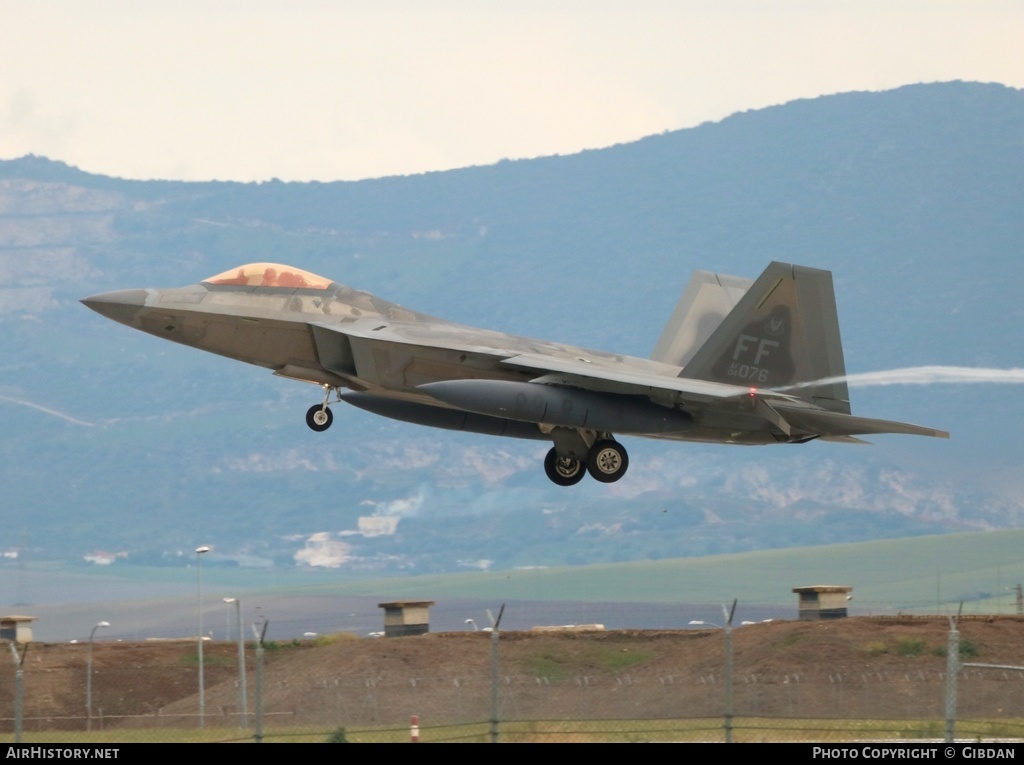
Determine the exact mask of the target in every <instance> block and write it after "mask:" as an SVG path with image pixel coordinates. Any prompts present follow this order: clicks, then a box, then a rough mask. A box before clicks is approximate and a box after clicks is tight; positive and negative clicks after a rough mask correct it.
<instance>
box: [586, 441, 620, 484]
mask: <svg viewBox="0 0 1024 765" xmlns="http://www.w3.org/2000/svg"><path fill="white" fill-rule="evenodd" d="M627 468H629V455H628V454H626V449H625V448H624V447H623V446H622V444H620V443H619V442H618V441H611V440H607V441H598V442H597V443H595V444H594V445H593V446H591V447H590V451H589V452H587V472H588V473H590V475H591V476H593V478H594V480H596V481H600V482H601V483H615V482H616V481H618V480H619V479H620V478H622V476H624V475H625V474H626V469H627Z"/></svg>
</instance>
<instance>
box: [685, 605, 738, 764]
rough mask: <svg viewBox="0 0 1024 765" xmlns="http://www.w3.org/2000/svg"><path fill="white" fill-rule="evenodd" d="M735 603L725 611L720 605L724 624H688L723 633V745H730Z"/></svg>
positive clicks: (698, 622)
mask: <svg viewBox="0 0 1024 765" xmlns="http://www.w3.org/2000/svg"><path fill="white" fill-rule="evenodd" d="M736 602H737V601H735V600H734V601H733V602H732V609H727V608H726V607H725V604H724V603H723V604H722V615H723V616H724V617H725V624H724V625H723V624H715V623H714V622H705V621H700V620H699V619H695V620H693V621H691V622H690V624H693V625H705V624H706V625H708V626H709V627H718V628H719V629H720V630H722V632H724V633H725V743H727V744H731V743H732V717H733V714H732V712H733V709H732V706H733V705H732V617H733V615H734V614H735V613H736Z"/></svg>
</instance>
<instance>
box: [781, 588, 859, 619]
mask: <svg viewBox="0 0 1024 765" xmlns="http://www.w3.org/2000/svg"><path fill="white" fill-rule="evenodd" d="M793 592H795V593H796V594H797V595H798V596H799V598H800V603H799V614H800V620H801V621H818V620H821V619H845V618H846V615H847V614H846V604H847V602H848V601H849V600H850V599H851V598H852V597H853V596H852V595H850V593H851V592H853V588H852V587H846V586H844V585H833V584H815V585H812V586H810V587H794V588H793Z"/></svg>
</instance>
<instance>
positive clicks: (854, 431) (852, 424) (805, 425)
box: [772, 403, 949, 438]
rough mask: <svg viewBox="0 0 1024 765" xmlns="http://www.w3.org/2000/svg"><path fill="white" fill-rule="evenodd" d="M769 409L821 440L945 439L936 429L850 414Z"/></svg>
mask: <svg viewBox="0 0 1024 765" xmlns="http://www.w3.org/2000/svg"><path fill="white" fill-rule="evenodd" d="M772 408H773V409H775V411H777V412H778V413H779V415H780V416H782V417H783V418H784V419H785V420H786V422H788V423H789V424H790V425H791V426H795V427H796V428H799V429H800V430H802V431H806V432H808V433H819V434H821V435H822V436H840V437H845V436H865V435H871V434H877V433H900V434H905V435H909V436H929V437H930V438H949V432H948V431H945V430H938V429H936V428H926V427H923V426H921V425H912V424H911V423H909V422H897V421H895V420H876V419H874V418H872V417H857V416H855V415H852V414H842V413H841V412H831V411H828V410H825V409H809V408H806V407H802V406H787V405H786V404H785V403H773V404H772Z"/></svg>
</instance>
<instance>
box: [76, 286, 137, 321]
mask: <svg viewBox="0 0 1024 765" xmlns="http://www.w3.org/2000/svg"><path fill="white" fill-rule="evenodd" d="M148 294H149V292H148V290H115V291H114V292H101V293H100V294H99V295H93V296H91V297H87V298H83V299H82V300H81V302H82V304H83V305H85V306H86V307H88V308H91V309H92V310H94V311H95V312H96V313H98V314H100V315H102V316H106V317H107V318H108V319H113V320H114V321H119V322H121V323H122V324H132V322H133V321H134V319H135V316H136V315H137V314H138V312H139V309H140V308H142V307H143V306H144V305H145V304H146V297H147V295H148Z"/></svg>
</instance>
